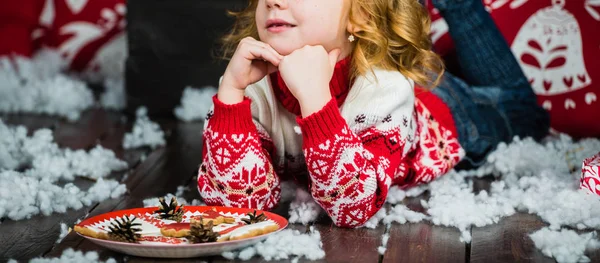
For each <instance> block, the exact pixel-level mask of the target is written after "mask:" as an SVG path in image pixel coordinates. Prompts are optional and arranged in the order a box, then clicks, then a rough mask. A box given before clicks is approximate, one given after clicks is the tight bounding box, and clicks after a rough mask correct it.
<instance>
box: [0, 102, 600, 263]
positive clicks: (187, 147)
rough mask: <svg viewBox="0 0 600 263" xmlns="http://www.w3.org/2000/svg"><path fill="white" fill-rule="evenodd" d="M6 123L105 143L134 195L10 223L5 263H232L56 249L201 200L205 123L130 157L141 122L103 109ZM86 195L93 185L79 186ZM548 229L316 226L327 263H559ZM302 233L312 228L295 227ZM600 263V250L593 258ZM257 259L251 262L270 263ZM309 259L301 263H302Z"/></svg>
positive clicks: (181, 128)
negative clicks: (142, 211) (159, 204)
mask: <svg viewBox="0 0 600 263" xmlns="http://www.w3.org/2000/svg"><path fill="white" fill-rule="evenodd" d="M2 119H3V120H4V122H5V123H8V124H11V125H16V124H19V125H24V126H26V127H28V128H29V130H30V131H31V130H35V129H39V128H44V127H45V128H51V129H53V130H54V135H55V140H56V142H57V143H58V144H59V145H60V146H61V147H69V148H72V149H91V148H93V147H95V146H96V145H97V144H100V145H102V146H103V147H105V148H109V149H112V150H113V151H115V153H116V154H117V155H118V157H119V158H122V159H124V160H126V161H127V162H128V163H129V166H130V168H129V170H128V171H124V172H119V173H115V174H113V175H111V176H110V178H113V179H117V180H120V181H121V182H122V183H124V184H126V185H127V188H128V190H129V192H128V193H127V194H126V195H124V196H122V197H120V198H118V199H111V200H107V201H104V202H101V203H98V204H94V205H92V206H89V207H85V208H83V209H80V210H76V211H75V210H69V211H68V212H67V213H65V214H53V215H51V216H35V217H33V218H31V219H29V220H22V221H12V220H9V219H2V223H1V224H0V262H4V261H6V260H8V259H11V258H14V259H18V260H27V259H30V258H34V257H40V256H46V257H58V256H60V255H61V253H62V251H63V250H65V249H67V248H74V249H76V250H82V251H98V252H99V254H100V258H101V259H107V258H109V257H112V258H114V259H117V260H118V261H127V262H226V261H228V260H226V259H224V258H222V257H220V256H216V257H210V258H197V259H186V260H159V259H151V258H138V257H131V256H125V255H122V254H119V253H115V252H112V251H109V250H106V249H103V248H101V247H99V246H97V245H94V244H93V243H91V242H89V241H87V240H85V239H84V238H81V237H79V236H78V235H76V234H75V233H73V232H72V233H70V234H69V235H68V236H67V237H66V238H64V239H63V240H62V242H60V243H58V244H56V240H57V238H58V236H59V232H60V223H61V222H62V223H67V224H68V225H70V226H72V225H73V223H74V222H75V221H77V220H78V219H82V218H85V217H88V216H94V215H99V214H102V213H106V212H109V211H114V210H120V209H126V208H135V207H141V206H143V204H142V200H144V199H146V198H149V197H157V196H162V195H165V194H167V193H174V192H175V191H176V189H177V187H178V186H181V185H187V186H189V189H191V190H190V191H186V192H185V195H184V196H185V197H186V199H187V200H191V199H199V198H200V197H199V195H198V193H197V190H196V179H195V176H196V170H197V167H198V165H199V162H200V156H201V141H202V136H201V132H202V123H183V122H177V121H174V120H165V121H159V122H160V124H161V126H162V128H163V130H165V131H166V133H167V136H168V138H167V146H166V147H163V148H159V149H156V150H153V151H151V150H149V149H141V150H127V151H125V150H123V149H122V147H121V145H122V138H123V135H124V133H125V132H127V131H128V130H129V129H130V128H131V123H132V121H133V120H129V121H127V120H126V119H125V118H124V116H122V115H119V114H117V113H112V112H105V111H103V110H91V111H88V112H86V113H85V114H84V115H83V117H82V118H81V119H80V120H79V121H77V122H75V123H68V122H65V121H63V120H60V119H58V118H50V117H40V116H15V115H8V116H2ZM74 183H75V184H76V185H77V186H79V187H80V188H83V189H85V188H87V187H89V186H90V185H91V184H92V183H93V182H90V181H89V180H86V179H76V180H75V182H74ZM475 185H476V188H478V189H477V190H481V189H486V188H488V187H489V185H490V182H489V181H487V180H481V181H478V182H476V184H475ZM405 203H406V204H407V205H408V206H409V207H411V208H412V209H414V210H422V208H421V207H420V204H419V203H420V202H419V200H418V199H407V200H405ZM275 212H276V213H278V214H281V215H283V216H284V217H286V218H287V217H288V215H287V213H288V212H287V207H286V206H285V205H281V206H280V207H278V208H277V209H276V211H275ZM544 225H545V224H544V223H543V222H542V221H540V219H539V218H537V217H536V216H533V215H527V214H517V215H515V216H512V217H509V218H506V219H504V220H502V221H501V222H500V223H499V224H495V225H491V226H487V227H482V228H473V229H472V230H471V233H472V235H473V241H472V243H471V244H464V243H461V242H460V241H459V236H460V233H459V232H458V230H456V229H454V228H446V227H440V226H433V225H431V224H430V223H418V224H404V225H398V224H395V225H393V226H392V227H391V228H390V229H389V230H386V229H385V227H384V226H380V227H379V228H377V229H364V228H363V229H352V230H351V229H340V228H337V227H335V226H333V225H332V224H331V221H329V220H328V219H327V218H322V219H321V220H319V221H318V222H317V223H315V224H314V226H315V227H316V229H318V230H319V231H320V233H321V237H322V241H323V248H324V250H325V253H326V257H325V259H323V260H321V261H319V262H486V263H490V262H554V260H553V259H551V258H548V257H545V256H544V255H542V253H541V252H540V251H538V250H537V249H536V248H535V247H534V246H533V243H532V241H531V240H530V239H529V238H528V233H531V232H533V231H535V230H537V229H539V228H540V227H542V226H544ZM290 227H293V228H295V229H302V230H304V229H306V227H304V226H301V225H291V226H290ZM386 231H389V235H390V239H389V242H388V246H387V250H386V252H385V254H384V255H380V254H379V253H378V251H377V248H378V247H379V246H380V245H381V239H382V236H383V234H384V233H386ZM588 255H589V256H590V257H591V259H592V262H594V261H595V262H600V251H595V253H593V254H588ZM262 261H264V260H262V259H261V258H256V257H255V258H254V259H253V260H251V262H262ZM302 261H303V260H301V262H302Z"/></svg>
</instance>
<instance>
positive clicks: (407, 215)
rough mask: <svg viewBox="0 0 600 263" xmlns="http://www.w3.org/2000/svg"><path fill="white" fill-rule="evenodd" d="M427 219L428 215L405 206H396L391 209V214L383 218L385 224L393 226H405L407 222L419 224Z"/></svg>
mask: <svg viewBox="0 0 600 263" xmlns="http://www.w3.org/2000/svg"><path fill="white" fill-rule="evenodd" d="M425 218H427V216H426V215H424V214H422V213H419V212H415V211H412V210H410V209H409V208H408V207H406V206H405V205H395V206H394V207H392V209H390V211H389V213H388V214H387V215H386V216H385V217H384V218H383V223H385V224H391V223H392V222H397V223H400V224H405V223H406V222H410V223H418V222H421V221H423V219H425Z"/></svg>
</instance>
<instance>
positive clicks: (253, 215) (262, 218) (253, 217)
mask: <svg viewBox="0 0 600 263" xmlns="http://www.w3.org/2000/svg"><path fill="white" fill-rule="evenodd" d="M248 217H250V218H242V221H244V223H246V224H248V225H250V224H255V223H258V222H262V221H265V220H267V216H266V215H265V213H260V215H258V216H256V210H254V213H248Z"/></svg>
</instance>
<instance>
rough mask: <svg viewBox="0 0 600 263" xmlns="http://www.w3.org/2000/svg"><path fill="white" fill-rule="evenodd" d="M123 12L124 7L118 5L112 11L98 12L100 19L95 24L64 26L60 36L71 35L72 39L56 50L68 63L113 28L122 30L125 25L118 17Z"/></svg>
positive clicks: (124, 10)
mask: <svg viewBox="0 0 600 263" xmlns="http://www.w3.org/2000/svg"><path fill="white" fill-rule="evenodd" d="M71 9H72V8H71ZM125 12H126V8H125V6H124V5H123V4H121V3H118V4H116V5H115V6H114V8H113V9H109V8H103V9H102V10H101V11H100V16H101V17H102V18H101V19H100V20H99V21H98V22H97V23H90V22H84V21H76V22H71V23H68V24H65V25H64V26H62V27H61V28H60V31H59V32H60V34H61V35H72V37H71V38H69V39H68V40H67V41H65V42H63V43H62V44H61V45H60V46H59V47H58V49H59V50H60V52H61V53H63V54H64V55H65V58H66V59H67V60H68V61H69V62H70V61H72V60H73V58H74V57H75V56H76V55H77V54H78V53H79V51H80V50H81V49H82V48H84V47H85V46H86V45H87V44H89V43H90V42H93V41H95V40H97V39H99V38H101V37H103V36H105V34H106V33H107V32H109V31H111V30H113V29H114V28H115V27H119V28H120V29H124V28H125V26H126V23H125V22H124V21H119V17H123V16H124V15H125ZM74 13H75V12H74ZM121 20H123V19H121Z"/></svg>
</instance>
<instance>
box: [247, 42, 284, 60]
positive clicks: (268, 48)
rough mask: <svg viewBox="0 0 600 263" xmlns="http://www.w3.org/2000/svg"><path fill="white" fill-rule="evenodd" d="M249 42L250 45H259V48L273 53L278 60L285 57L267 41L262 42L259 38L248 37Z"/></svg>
mask: <svg viewBox="0 0 600 263" xmlns="http://www.w3.org/2000/svg"><path fill="white" fill-rule="evenodd" d="M247 44H248V46H257V47H259V48H262V49H265V50H266V51H267V52H269V53H271V54H273V56H274V57H276V58H277V59H278V60H281V59H282V58H283V56H282V55H280V54H279V53H277V51H275V49H274V48H273V47H271V46H270V45H269V44H267V43H264V42H260V41H258V40H254V39H248V40H247Z"/></svg>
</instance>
